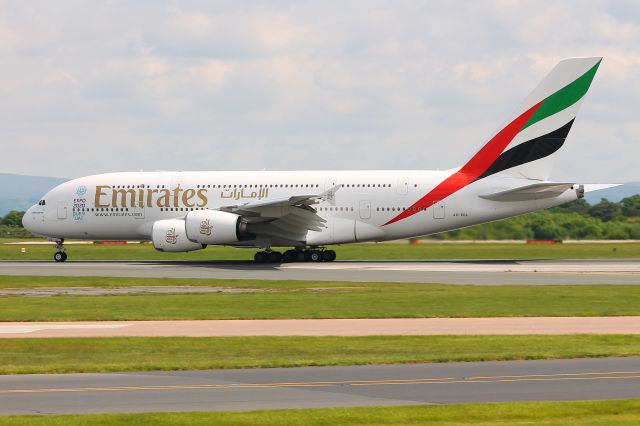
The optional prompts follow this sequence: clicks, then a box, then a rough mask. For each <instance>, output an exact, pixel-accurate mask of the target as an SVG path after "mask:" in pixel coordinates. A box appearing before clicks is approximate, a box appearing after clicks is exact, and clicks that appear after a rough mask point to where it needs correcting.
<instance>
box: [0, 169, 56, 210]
mask: <svg viewBox="0 0 640 426" xmlns="http://www.w3.org/2000/svg"><path fill="white" fill-rule="evenodd" d="M67 180H68V179H63V178H54V177H43V176H23V175H14V174H9V173H0V216H4V215H5V214H7V213H8V212H10V211H11V210H26V209H28V208H29V207H31V206H32V205H34V204H35V203H37V202H38V200H39V199H40V198H41V197H42V196H43V195H44V194H45V193H46V192H47V191H49V190H50V189H51V188H53V187H54V186H56V185H59V184H61V183H62V182H65V181H67Z"/></svg>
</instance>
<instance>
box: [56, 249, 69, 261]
mask: <svg viewBox="0 0 640 426" xmlns="http://www.w3.org/2000/svg"><path fill="white" fill-rule="evenodd" d="M53 260H55V261H56V262H64V261H65V260H67V253H65V252H63V251H59V252H56V254H54V255H53Z"/></svg>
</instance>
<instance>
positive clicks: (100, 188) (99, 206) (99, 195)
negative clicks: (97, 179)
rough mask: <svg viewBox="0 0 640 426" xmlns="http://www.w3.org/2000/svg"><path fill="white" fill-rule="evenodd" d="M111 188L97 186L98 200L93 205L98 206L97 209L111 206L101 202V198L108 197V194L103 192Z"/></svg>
mask: <svg viewBox="0 0 640 426" xmlns="http://www.w3.org/2000/svg"><path fill="white" fill-rule="evenodd" d="M107 188H110V187H109V186H101V185H99V186H96V198H95V200H94V201H93V205H94V206H96V207H97V208H103V207H109V204H102V202H101V200H100V199H101V198H102V196H103V195H108V194H107V193H105V192H103V190H104V189H107Z"/></svg>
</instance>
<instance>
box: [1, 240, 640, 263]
mask: <svg viewBox="0 0 640 426" xmlns="http://www.w3.org/2000/svg"><path fill="white" fill-rule="evenodd" d="M23 247H24V248H25V249H26V252H25V253H22V252H21V248H23ZM332 248H333V249H335V250H336V252H337V254H338V259H340V260H405V259H416V260H418V259H525V258H526V259H530V258H533V259H557V258H572V259H594V258H639V257H640V243H624V244H619V243H607V244H553V245H546V244H544V245H536V244H499V243H496V244H472V243H469V244H438V243H423V244H418V245H409V244H407V243H403V244H396V243H385V244H350V245H343V246H336V247H332ZM67 252H68V254H69V259H70V260H251V259H253V255H254V253H255V250H247V249H235V248H231V247H208V248H207V249H206V250H200V251H195V252H191V253H161V252H158V251H156V250H154V248H153V247H152V246H151V245H150V244H128V245H75V246H74V245H68V246H67ZM53 253H54V248H53V246H37V245H35V246H28V245H25V246H20V245H5V244H0V259H2V260H50V259H52V257H53Z"/></svg>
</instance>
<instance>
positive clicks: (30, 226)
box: [22, 206, 37, 232]
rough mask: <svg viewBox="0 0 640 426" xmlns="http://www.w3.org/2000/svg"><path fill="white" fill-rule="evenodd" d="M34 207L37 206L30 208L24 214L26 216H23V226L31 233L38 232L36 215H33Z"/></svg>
mask: <svg viewBox="0 0 640 426" xmlns="http://www.w3.org/2000/svg"><path fill="white" fill-rule="evenodd" d="M34 207H35V206H31V207H29V208H28V209H27V211H26V212H25V213H24V216H22V226H23V227H24V229H26V230H27V231H29V232H35V231H36V225H37V222H36V215H35V214H34V213H33V210H34Z"/></svg>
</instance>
